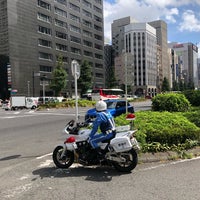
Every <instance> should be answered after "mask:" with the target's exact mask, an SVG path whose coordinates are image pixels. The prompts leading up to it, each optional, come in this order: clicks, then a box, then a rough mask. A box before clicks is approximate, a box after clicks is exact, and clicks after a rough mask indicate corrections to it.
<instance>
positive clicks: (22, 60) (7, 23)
mask: <svg viewBox="0 0 200 200" xmlns="http://www.w3.org/2000/svg"><path fill="white" fill-rule="evenodd" d="M103 52H104V24H103V0H32V1H30V0H0V56H6V57H7V58H8V63H7V65H6V67H7V68H8V73H7V76H8V77H7V79H8V80H7V83H8V85H7V86H6V87H7V90H11V91H14V92H15V93H16V94H17V95H28V94H30V96H40V95H42V92H43V91H42V85H41V84H40V83H41V81H40V78H41V77H43V75H45V76H46V78H47V80H46V83H47V86H46V89H45V91H46V95H48V96H50V95H53V91H51V90H50V88H49V86H48V83H49V82H50V81H51V79H52V75H51V74H52V71H53V70H54V68H55V66H56V62H57V59H58V56H59V55H60V54H61V55H62V56H63V61H64V68H65V69H66V71H67V73H68V78H67V88H66V90H64V91H63V95H66V96H68V95H69V96H70V95H71V94H72V93H73V89H74V88H73V87H74V81H73V80H74V79H73V77H72V75H71V62H72V60H74V59H75V60H77V61H78V62H79V64H80V65H81V64H82V62H83V61H84V60H87V61H89V63H90V65H91V66H92V75H93V87H104V85H105V74H104V73H105V70H104V62H103V55H104V54H103ZM0 58H1V57H0ZM4 68H5V65H4ZM0 73H1V68H0ZM9 88H11V89H9Z"/></svg>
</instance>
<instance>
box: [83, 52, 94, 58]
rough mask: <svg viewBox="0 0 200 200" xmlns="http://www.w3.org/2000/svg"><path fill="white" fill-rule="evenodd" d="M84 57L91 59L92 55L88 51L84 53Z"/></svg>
mask: <svg viewBox="0 0 200 200" xmlns="http://www.w3.org/2000/svg"><path fill="white" fill-rule="evenodd" d="M84 56H89V57H93V53H92V52H90V51H84Z"/></svg>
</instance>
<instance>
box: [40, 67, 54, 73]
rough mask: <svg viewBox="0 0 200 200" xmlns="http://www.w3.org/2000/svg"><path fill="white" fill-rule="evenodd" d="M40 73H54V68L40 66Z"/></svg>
mask: <svg viewBox="0 0 200 200" xmlns="http://www.w3.org/2000/svg"><path fill="white" fill-rule="evenodd" d="M40 72H52V67H51V66H46V65H40Z"/></svg>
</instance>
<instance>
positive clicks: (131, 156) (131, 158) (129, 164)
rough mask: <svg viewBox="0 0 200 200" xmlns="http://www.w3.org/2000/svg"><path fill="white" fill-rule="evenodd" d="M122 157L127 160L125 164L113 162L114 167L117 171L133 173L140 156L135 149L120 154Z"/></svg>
mask: <svg viewBox="0 0 200 200" xmlns="http://www.w3.org/2000/svg"><path fill="white" fill-rule="evenodd" d="M120 156H121V157H123V158H125V159H126V161H125V162H113V166H114V167H115V169H116V170H118V171H120V172H130V171H132V170H133V169H134V168H135V167H136V165H137V163H138V155H137V152H136V151H135V150H134V149H131V150H130V151H128V152H122V153H120Z"/></svg>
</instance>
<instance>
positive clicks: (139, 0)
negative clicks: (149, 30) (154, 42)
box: [104, 0, 200, 41]
mask: <svg viewBox="0 0 200 200" xmlns="http://www.w3.org/2000/svg"><path fill="white" fill-rule="evenodd" d="M199 5H200V0H192V1H191V0H104V35H105V40H106V41H110V39H111V24H112V23H113V21H114V20H116V19H120V18H123V17H127V16H131V17H132V18H134V19H135V20H136V21H139V22H149V21H154V20H158V19H163V20H164V21H166V23H167V24H168V25H169V24H174V25H175V26H174V27H175V28H176V30H177V28H178V27H179V30H177V31H200V27H199V26H200V21H199V20H198V18H197V16H195V14H194V12H193V11H191V10H186V8H188V7H187V6H190V7H193V9H196V10H197V11H196V12H197V13H198V10H199V7H198V6H199ZM183 9H185V10H186V11H185V12H184V13H183V14H182V16H181V15H180V13H181V12H183ZM180 20H181V22H180Z"/></svg>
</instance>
